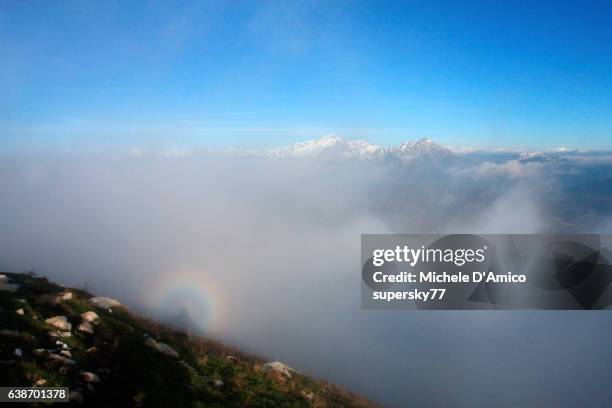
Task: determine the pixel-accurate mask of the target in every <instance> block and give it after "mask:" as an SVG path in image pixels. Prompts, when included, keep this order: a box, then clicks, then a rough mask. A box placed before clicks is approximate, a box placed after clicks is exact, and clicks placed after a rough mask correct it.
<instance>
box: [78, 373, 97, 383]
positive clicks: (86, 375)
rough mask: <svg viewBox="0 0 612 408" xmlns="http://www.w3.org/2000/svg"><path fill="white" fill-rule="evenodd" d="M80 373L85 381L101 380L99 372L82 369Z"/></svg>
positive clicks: (94, 381) (95, 381)
mask: <svg viewBox="0 0 612 408" xmlns="http://www.w3.org/2000/svg"><path fill="white" fill-rule="evenodd" d="M80 375H81V379H83V381H85V382H88V383H99V382H101V380H100V377H98V374H95V373H92V372H91V371H81V373H80Z"/></svg>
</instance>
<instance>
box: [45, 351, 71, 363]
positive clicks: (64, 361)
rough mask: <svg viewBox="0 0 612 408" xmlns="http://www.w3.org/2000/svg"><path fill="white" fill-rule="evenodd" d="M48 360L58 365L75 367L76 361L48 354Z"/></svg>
mask: <svg viewBox="0 0 612 408" xmlns="http://www.w3.org/2000/svg"><path fill="white" fill-rule="evenodd" d="M49 359H51V360H53V361H57V362H58V363H62V364H66V365H75V364H76V361H74V360H71V359H69V358H66V357H64V356H60V355H59V354H55V353H49Z"/></svg>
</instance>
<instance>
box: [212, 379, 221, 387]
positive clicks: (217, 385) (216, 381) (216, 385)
mask: <svg viewBox="0 0 612 408" xmlns="http://www.w3.org/2000/svg"><path fill="white" fill-rule="evenodd" d="M212 383H213V385H214V386H215V388H221V387H223V381H221V380H213V381H212Z"/></svg>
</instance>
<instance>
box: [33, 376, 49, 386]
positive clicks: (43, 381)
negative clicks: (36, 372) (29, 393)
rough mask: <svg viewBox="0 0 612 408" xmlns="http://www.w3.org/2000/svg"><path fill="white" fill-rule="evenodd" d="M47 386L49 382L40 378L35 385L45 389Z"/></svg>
mask: <svg viewBox="0 0 612 408" xmlns="http://www.w3.org/2000/svg"><path fill="white" fill-rule="evenodd" d="M46 384H47V380H45V379H44V378H40V379H39V380H38V381H36V382H35V383H34V386H35V387H44V386H45V385H46Z"/></svg>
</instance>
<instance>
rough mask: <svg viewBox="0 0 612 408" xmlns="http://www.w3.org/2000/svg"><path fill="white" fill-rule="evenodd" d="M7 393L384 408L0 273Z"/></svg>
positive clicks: (110, 307) (0, 342) (131, 402)
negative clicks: (28, 390) (56, 391)
mask: <svg viewBox="0 0 612 408" xmlns="http://www.w3.org/2000/svg"><path fill="white" fill-rule="evenodd" d="M0 384H1V385H2V386H34V387H46V386H63V387H69V389H70V399H71V405H82V406H95V407H109V406H133V407H322V408H323V407H374V406H376V405H374V404H372V403H371V402H369V401H367V400H365V399H363V398H361V397H358V396H356V395H354V394H351V393H349V392H347V391H346V390H344V389H342V388H340V387H337V386H334V385H331V384H328V383H325V382H322V381H318V380H314V379H312V378H310V377H308V376H305V375H302V374H300V373H298V372H296V371H295V370H293V369H292V368H290V367H288V366H287V365H285V364H283V363H281V362H268V363H266V362H265V361H263V360H261V359H259V358H256V357H253V356H249V355H246V354H243V353H240V352H239V351H237V350H235V349H232V348H229V347H226V346H224V345H222V344H220V343H218V342H214V341H211V340H207V339H204V338H201V337H193V336H190V335H189V334H186V333H184V332H181V331H177V330H174V329H172V328H169V327H166V326H163V325H160V324H157V323H154V322H152V321H149V320H146V319H143V318H140V317H138V316H135V315H134V314H132V313H130V312H129V311H128V310H127V309H126V308H124V307H123V306H122V305H121V304H120V303H119V302H118V301H117V300H115V299H111V298H105V297H95V296H92V295H90V294H89V293H87V292H85V291H83V290H78V289H68V288H64V287H61V286H58V285H55V284H53V283H50V282H49V281H48V280H47V279H45V278H40V277H36V276H33V275H31V274H11V273H5V274H0ZM63 406H65V404H64V405H63Z"/></svg>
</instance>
